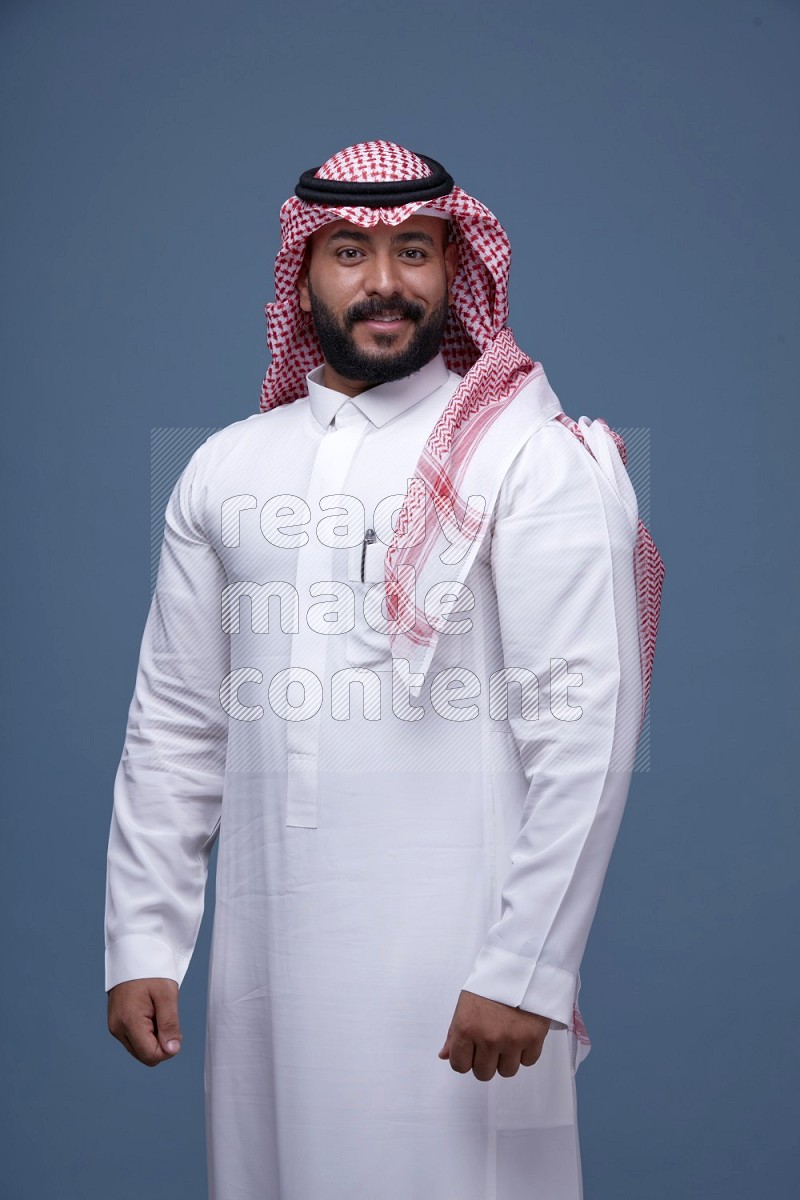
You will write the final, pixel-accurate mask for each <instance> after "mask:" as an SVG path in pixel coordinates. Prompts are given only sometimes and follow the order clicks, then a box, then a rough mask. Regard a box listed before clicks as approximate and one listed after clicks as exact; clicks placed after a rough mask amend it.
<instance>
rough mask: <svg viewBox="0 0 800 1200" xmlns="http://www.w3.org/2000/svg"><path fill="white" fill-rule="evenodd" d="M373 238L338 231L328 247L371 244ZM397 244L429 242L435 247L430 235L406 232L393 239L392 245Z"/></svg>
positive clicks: (346, 231) (358, 232)
mask: <svg viewBox="0 0 800 1200" xmlns="http://www.w3.org/2000/svg"><path fill="white" fill-rule="evenodd" d="M371 241H372V238H371V237H370V235H369V234H368V233H361V232H360V231H353V232H351V231H350V230H349V229H337V231H336V233H332V234H331V236H330V237H329V238H328V240H327V242H326V245H327V246H330V244H331V242H371ZM395 242H403V243H405V242H427V244H428V245H429V246H434V245H435V243H434V240H433V238H432V237H431V235H430V234H429V233H422V232H421V231H420V232H410V231H409V232H406V233H396V234H395V235H394V237H393V238H392V243H393V244H394V243H395Z"/></svg>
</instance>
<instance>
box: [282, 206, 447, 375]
mask: <svg viewBox="0 0 800 1200" xmlns="http://www.w3.org/2000/svg"><path fill="white" fill-rule="evenodd" d="M446 238H447V222H446V221H442V220H439V219H438V218H437V217H428V216H424V217H416V216H413V217H410V218H409V219H408V220H407V221H403V222H402V223H401V224H400V225H395V226H390V225H385V224H384V223H383V222H382V221H381V222H379V223H378V224H377V225H374V226H373V227H372V228H371V229H364V228H362V227H361V226H360V225H354V224H353V223H352V222H351V221H332V222H330V223H329V224H327V225H323V226H322V228H321V229H318V230H317V231H316V233H314V234H312V236H311V237H310V238H309V242H308V245H307V247H306V256H305V258H304V260H303V267H302V269H301V271H300V276H299V279H298V284H297V291H298V295H299V299H300V306H301V308H303V309H304V310H305V311H306V312H310V313H311V315H312V319H313V322H314V329H315V331H316V333H317V336H318V338H319V342H320V346H321V347H322V353H323V356H324V358H325V368H326V370H325V384H326V386H328V387H335V388H337V390H339V391H345V392H348V393H349V394H350V395H356V394H357V393H358V392H359V391H363V390H364V389H365V388H368V387H373V386H374V385H376V384H379V383H387V382H388V381H389V380H392V379H402V378H404V377H405V376H406V375H410V374H412V372H414V371H418V370H419V369H420V367H424V366H425V364H426V363H427V362H430V360H431V359H432V358H433V357H434V356H435V355H436V354H437V353H438V351H439V345H440V343H441V340H442V335H443V333H444V329H445V326H446V324H447V318H448V312H449V308H448V294H449V288H450V284H451V283H452V281H453V279H454V278H455V274H456V269H457V266H458V251H457V249H456V246H455V243H450V244H449V245H448V244H447V242H446ZM380 318H384V319H383V320H380ZM386 318H393V319H392V320H388V321H387V320H386Z"/></svg>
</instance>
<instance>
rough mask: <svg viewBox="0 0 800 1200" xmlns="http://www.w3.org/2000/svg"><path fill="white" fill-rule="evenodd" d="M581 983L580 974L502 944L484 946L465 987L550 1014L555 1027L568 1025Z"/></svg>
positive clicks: (526, 1010)
mask: <svg viewBox="0 0 800 1200" xmlns="http://www.w3.org/2000/svg"><path fill="white" fill-rule="evenodd" d="M577 986H578V977H577V975H573V974H571V972H569V971H564V970H563V969H562V968H561V967H553V966H550V965H549V964H548V963H542V962H532V961H531V959H529V958H522V957H521V956H520V955H519V954H512V953H511V952H510V951H509V950H502V949H500V947H498V946H484V947H483V949H482V950H481V952H480V954H479V955H478V957H477V959H476V960H475V965H474V967H473V969H472V974H471V975H470V976H469V978H468V979H467V981H466V983H464V984H462V989H463V990H464V991H465V992H474V993H475V995H476V996H485V997H486V999H487V1000H496V1001H498V1003H500V1004H508V1005H509V1006H510V1007H511V1008H521V1009H524V1011H525V1012H533V1013H538V1014H539V1016H541V1017H549V1018H550V1020H551V1022H552V1025H553V1026H554V1027H555V1028H568V1027H569V1026H570V1025H571V1024H572V1009H573V1005H574V1003H575V996H576V994H577Z"/></svg>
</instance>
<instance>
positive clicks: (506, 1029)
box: [439, 992, 550, 1083]
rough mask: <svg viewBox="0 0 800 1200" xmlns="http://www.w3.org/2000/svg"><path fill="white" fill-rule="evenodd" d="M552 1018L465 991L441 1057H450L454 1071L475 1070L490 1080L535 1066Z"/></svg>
mask: <svg viewBox="0 0 800 1200" xmlns="http://www.w3.org/2000/svg"><path fill="white" fill-rule="evenodd" d="M549 1028H550V1018H549V1017H540V1016H539V1015H538V1014H537V1013H531V1012H524V1011H523V1010H522V1009H521V1008H511V1007H510V1006H509V1005H508V1004H499V1003H498V1001H497V1000H487V999H486V998H485V997H484V996H476V995H475V993H474V992H462V993H461V995H460V996H459V998H458V1004H457V1005H456V1011H455V1012H454V1013H453V1019H452V1021H451V1022H450V1028H449V1029H448V1031H447V1038H446V1039H445V1043H444V1045H443V1046H442V1048H441V1050H440V1051H439V1058H449V1059H450V1066H451V1067H452V1068H453V1070H454V1071H459V1072H460V1073H461V1074H462V1075H465V1074H466V1073H467V1071H472V1074H473V1075H474V1076H475V1078H476V1079H480V1080H481V1081H482V1082H484V1083H485V1082H487V1080H489V1079H491V1078H492V1076H493V1075H494V1073H495V1071H497V1072H498V1073H499V1074H500V1075H504V1076H506V1077H509V1076H511V1075H516V1073H517V1071H518V1070H519V1068H520V1065H522V1066H523V1067H532V1066H533V1064H534V1063H535V1062H536V1060H537V1059H538V1057H539V1055H540V1054H541V1053H542V1045H543V1044H544V1039H545V1035H546V1033H547V1031H548V1029H549Z"/></svg>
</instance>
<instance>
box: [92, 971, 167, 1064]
mask: <svg viewBox="0 0 800 1200" xmlns="http://www.w3.org/2000/svg"><path fill="white" fill-rule="evenodd" d="M108 1028H109V1031H110V1032H111V1033H112V1034H113V1035H114V1037H115V1038H117V1040H118V1041H120V1042H121V1043H122V1045H123V1046H124V1047H125V1049H126V1050H127V1051H128V1052H129V1053H130V1054H132V1055H133V1057H134V1058H136V1059H138V1060H139V1062H141V1063H144V1065H145V1066H146V1067H156V1066H158V1064H159V1063H162V1062H164V1061H165V1060H166V1059H168V1058H174V1056H175V1054H176V1053H177V1050H179V1049H180V1040H181V1032H180V1025H179V1022H178V985H177V983H176V982H175V980H174V979H132V980H128V981H127V982H125V983H119V984H117V985H116V987H113V988H111V990H110V991H109V993H108ZM160 1038H161V1039H162V1040H163V1045H162V1041H161V1040H160ZM172 1043H177V1049H172V1048H171V1046H172ZM168 1047H170V1048H168Z"/></svg>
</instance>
